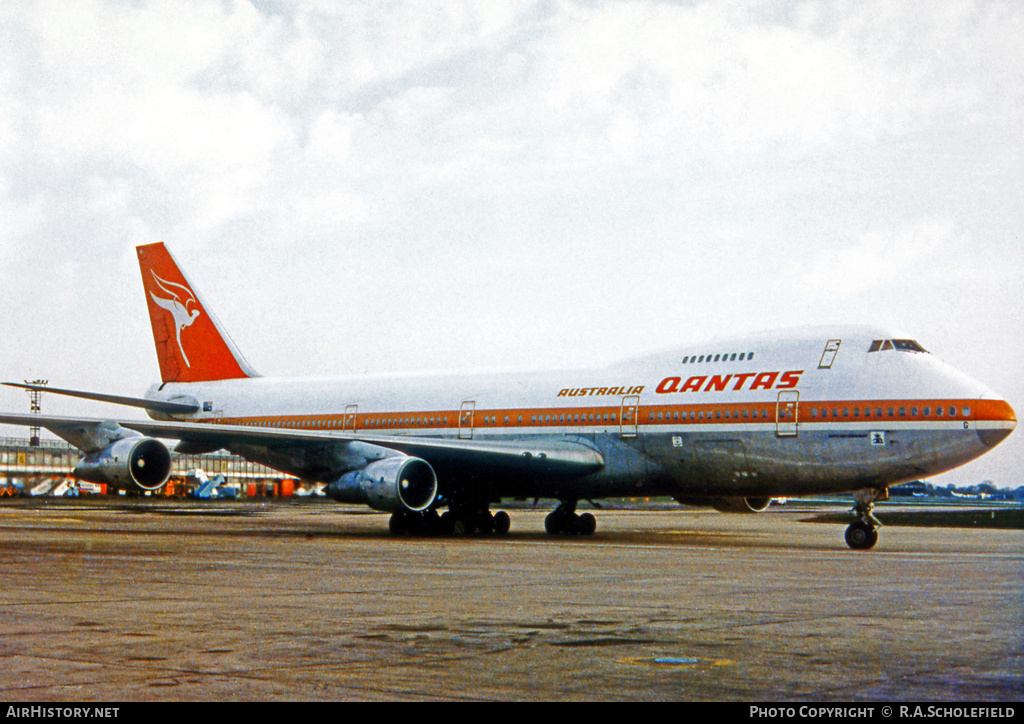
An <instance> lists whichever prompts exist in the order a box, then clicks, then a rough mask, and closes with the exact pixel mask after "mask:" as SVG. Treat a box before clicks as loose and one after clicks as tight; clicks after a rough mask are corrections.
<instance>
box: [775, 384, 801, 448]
mask: <svg viewBox="0 0 1024 724" xmlns="http://www.w3.org/2000/svg"><path fill="white" fill-rule="evenodd" d="M799 409H800V393H799V392H798V391H796V390H785V391H783V392H780V393H779V402H778V406H777V407H776V408H775V434H776V435H778V436H779V437H795V436H796V434H797V428H796V416H797V413H798V412H799Z"/></svg>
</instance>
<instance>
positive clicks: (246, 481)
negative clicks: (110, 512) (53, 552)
mask: <svg viewBox="0 0 1024 724" xmlns="http://www.w3.org/2000/svg"><path fill="white" fill-rule="evenodd" d="M31 443H32V441H31V440H29V438H0V496H18V495H80V494H82V495H84V494H105V493H106V492H107V491H106V490H105V489H104V486H99V485H95V484H92V483H79V482H78V481H76V480H75V478H74V473H73V472H72V471H73V470H74V468H75V465H77V464H78V461H79V460H80V459H81V458H82V453H81V451H80V450H78V449H77V448H75V447H73V446H71V445H69V444H67V443H66V442H63V441H60V440H39V442H38V444H37V445H33V444H31ZM171 466H172V467H171V478H170V480H168V482H167V485H166V486H164V488H163V490H162V491H161V492H159V493H157V495H163V496H167V497H184V496H185V495H187V494H189V493H190V492H192V491H193V490H194V489H195V488H196V486H197V476H196V471H197V470H199V471H202V473H203V474H205V475H206V476H208V477H209V478H214V477H216V476H218V475H222V476H224V483H225V484H226V485H229V486H232V487H233V488H234V489H235V490H236V492H237V495H239V496H244V497H277V496H290V495H303V494H310V493H311V492H312V491H310V490H308V489H306V488H304V487H302V486H301V485H300V483H299V481H297V480H295V479H294V478H291V477H288V476H286V475H284V474H283V473H281V472H278V471H276V470H273V469H271V468H268V467H266V466H264V465H259V464H257V463H253V462H249V461H248V460H245V459H244V458H241V457H239V456H237V455H231V454H229V453H227V452H226V451H223V450H221V451H218V452H214V453H207V454H204V455H180V454H178V453H174V452H172V453H171ZM200 477H201V476H200ZM111 493H114V494H116V491H111Z"/></svg>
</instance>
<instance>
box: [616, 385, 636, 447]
mask: <svg viewBox="0 0 1024 724" xmlns="http://www.w3.org/2000/svg"><path fill="white" fill-rule="evenodd" d="M620 413H621V414H620V415H619V420H620V421H621V422H620V423H619V424H620V426H621V427H620V428H619V429H620V430H621V432H622V437H636V434H637V427H636V426H637V420H638V418H639V416H640V395H626V396H625V397H623V398H622V410H621V411H620Z"/></svg>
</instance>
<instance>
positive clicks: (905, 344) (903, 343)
mask: <svg viewBox="0 0 1024 724" xmlns="http://www.w3.org/2000/svg"><path fill="white" fill-rule="evenodd" d="M892 343H893V344H894V345H895V346H896V349H900V350H903V351H904V352H927V351H928V350H926V349H925V348H924V347H922V346H921V345H919V344H918V343H917V342H915V341H914V340H912V339H894V340H893V341H892Z"/></svg>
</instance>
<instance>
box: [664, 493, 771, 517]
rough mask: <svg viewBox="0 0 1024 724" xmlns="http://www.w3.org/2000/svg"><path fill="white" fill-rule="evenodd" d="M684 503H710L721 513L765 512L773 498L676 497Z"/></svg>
mask: <svg viewBox="0 0 1024 724" xmlns="http://www.w3.org/2000/svg"><path fill="white" fill-rule="evenodd" d="M676 500H677V501H678V502H680V503H682V504H683V505H701V506H707V505H710V506H711V507H712V508H714V509H715V510H717V511H718V512H719V513H763V512H764V511H766V510H768V506H769V505H771V504H772V499H771V498H734V497H728V498H676Z"/></svg>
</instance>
